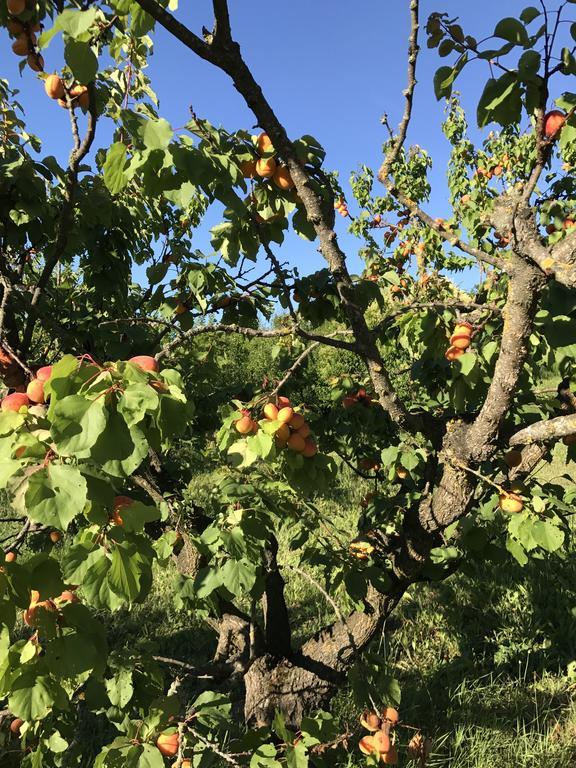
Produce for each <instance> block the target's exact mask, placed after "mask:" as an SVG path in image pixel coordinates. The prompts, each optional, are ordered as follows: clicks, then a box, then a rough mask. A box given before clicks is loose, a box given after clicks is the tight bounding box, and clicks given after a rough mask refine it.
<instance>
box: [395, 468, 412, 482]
mask: <svg viewBox="0 0 576 768" xmlns="http://www.w3.org/2000/svg"><path fill="white" fill-rule="evenodd" d="M409 474H410V473H409V472H408V470H407V469H406V467H403V466H402V465H401V464H398V466H397V467H396V477H398V478H399V479H400V480H406V478H407V477H408V475H409Z"/></svg>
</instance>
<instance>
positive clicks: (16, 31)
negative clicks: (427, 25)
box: [6, 19, 26, 37]
mask: <svg viewBox="0 0 576 768" xmlns="http://www.w3.org/2000/svg"><path fill="white" fill-rule="evenodd" d="M6 28H7V29H8V32H9V33H10V34H11V35H12V36H13V37H16V36H17V35H21V34H22V32H24V30H25V29H26V28H25V26H24V24H22V22H21V21H18V19H9V20H8V23H7V24H6Z"/></svg>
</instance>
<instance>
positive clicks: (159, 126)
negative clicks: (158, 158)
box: [138, 118, 174, 149]
mask: <svg viewBox="0 0 576 768" xmlns="http://www.w3.org/2000/svg"><path fill="white" fill-rule="evenodd" d="M173 133H174V132H173V131H172V128H171V127H170V123H169V122H168V121H167V120H164V118H158V119H156V120H143V121H142V122H141V124H140V127H139V130H138V135H139V136H140V138H141V139H142V141H143V142H144V145H145V146H146V148H147V149H166V148H167V147H168V145H169V144H170V141H171V139H172V136H173Z"/></svg>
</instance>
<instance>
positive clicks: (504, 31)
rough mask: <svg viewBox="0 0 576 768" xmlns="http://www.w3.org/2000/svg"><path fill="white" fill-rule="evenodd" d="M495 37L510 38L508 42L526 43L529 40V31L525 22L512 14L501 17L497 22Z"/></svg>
mask: <svg viewBox="0 0 576 768" xmlns="http://www.w3.org/2000/svg"><path fill="white" fill-rule="evenodd" d="M494 37H501V38H502V39H503V40H508V42H510V43H515V44H516V45H526V44H527V42H528V32H526V28H525V26H524V24H522V22H520V21H518V19H514V18H512V17H511V16H510V17H508V18H506V19H501V21H499V22H498V24H496V29H495V30H494Z"/></svg>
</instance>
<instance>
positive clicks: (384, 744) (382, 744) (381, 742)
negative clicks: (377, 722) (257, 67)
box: [372, 731, 391, 754]
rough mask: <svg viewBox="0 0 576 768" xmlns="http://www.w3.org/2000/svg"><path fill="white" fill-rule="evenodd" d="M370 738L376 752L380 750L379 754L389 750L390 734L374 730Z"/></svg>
mask: <svg viewBox="0 0 576 768" xmlns="http://www.w3.org/2000/svg"><path fill="white" fill-rule="evenodd" d="M372 739H373V741H374V746H375V747H376V751H377V752H380V754H384V753H386V752H389V750H390V746H391V743H390V736H388V734H387V733H386V731H376V732H375V733H374V734H373V736H372Z"/></svg>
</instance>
